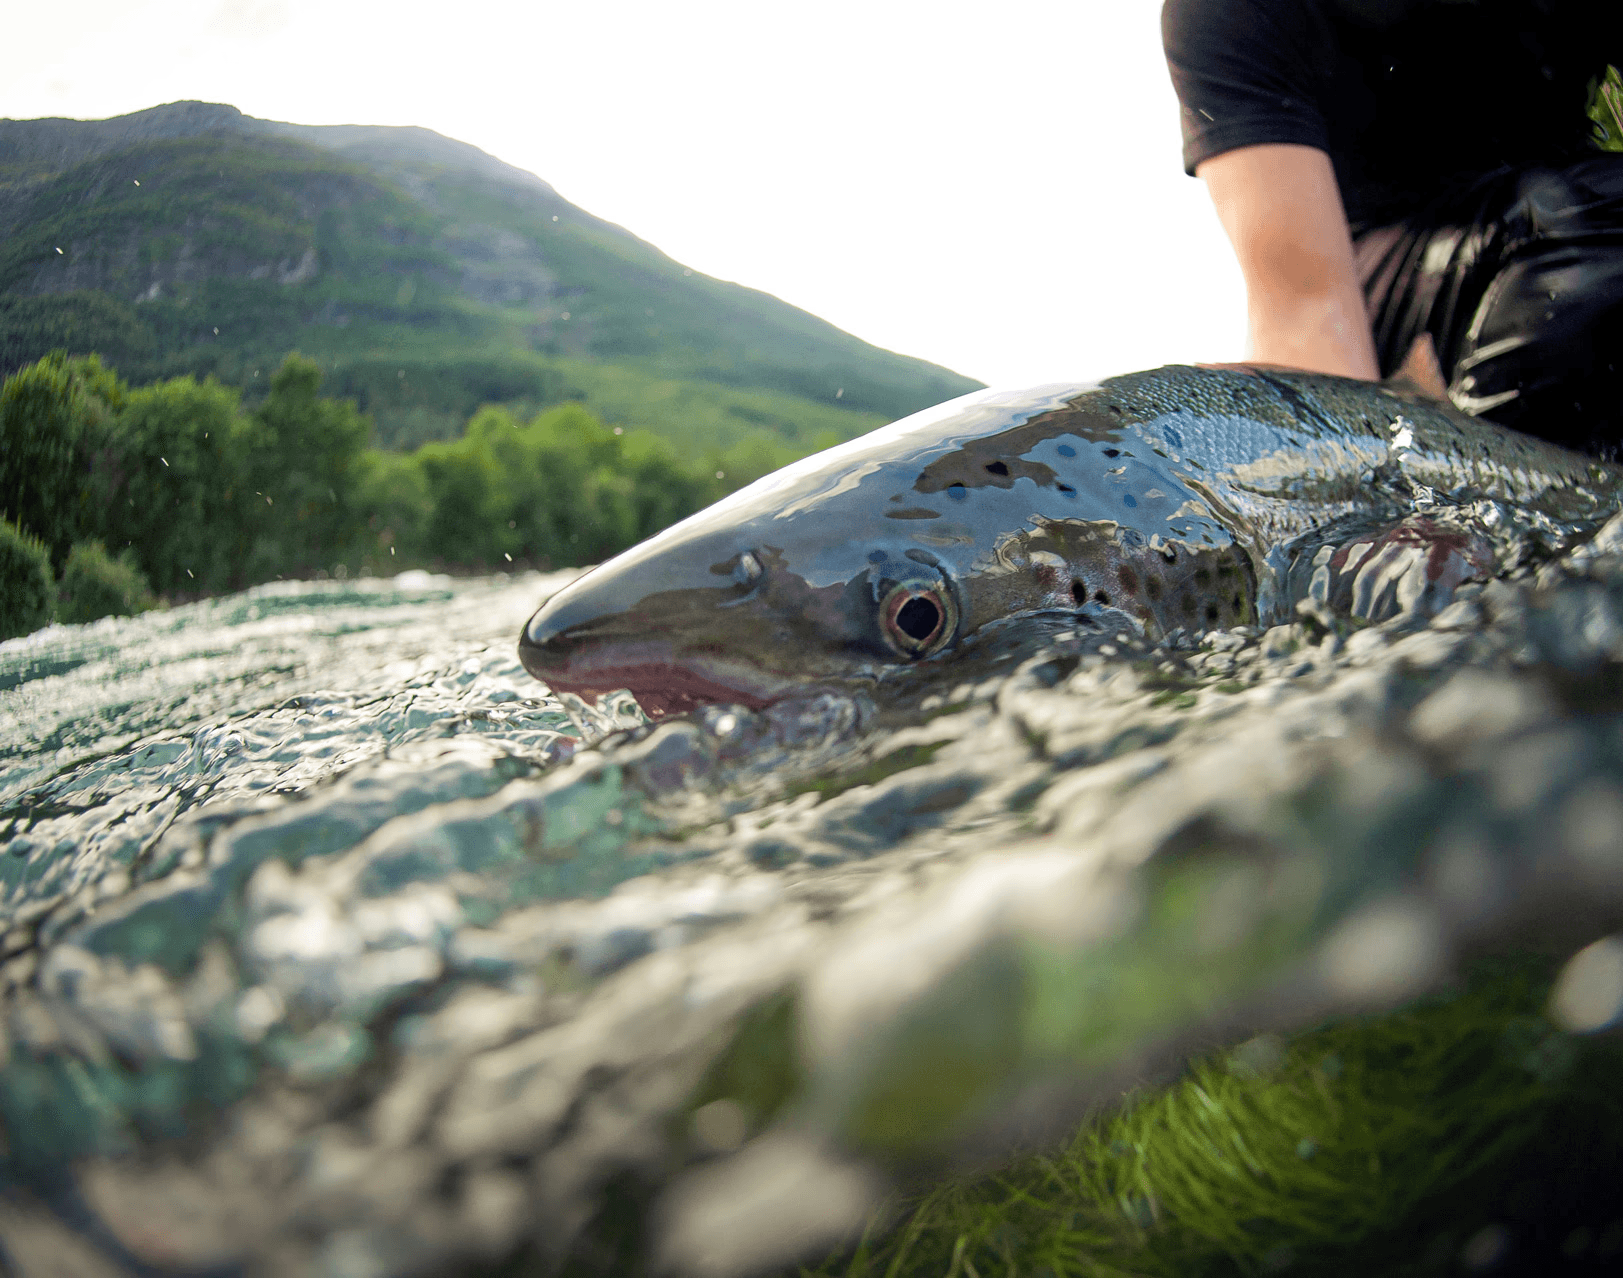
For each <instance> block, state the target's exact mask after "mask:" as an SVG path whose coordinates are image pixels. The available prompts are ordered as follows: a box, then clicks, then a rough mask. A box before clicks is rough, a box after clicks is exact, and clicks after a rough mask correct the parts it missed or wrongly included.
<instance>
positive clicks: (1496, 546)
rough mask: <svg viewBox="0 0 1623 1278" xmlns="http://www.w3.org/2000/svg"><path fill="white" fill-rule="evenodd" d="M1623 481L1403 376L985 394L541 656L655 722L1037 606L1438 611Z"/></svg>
mask: <svg viewBox="0 0 1623 1278" xmlns="http://www.w3.org/2000/svg"><path fill="white" fill-rule="evenodd" d="M1620 485H1623V470H1620V469H1619V468H1618V467H1616V466H1613V465H1610V464H1608V463H1603V462H1598V461H1595V460H1593V459H1590V458H1586V457H1581V456H1579V455H1576V454H1573V453H1569V452H1566V451H1564V450H1562V449H1560V448H1557V447H1555V446H1553V445H1549V444H1545V443H1543V442H1541V441H1539V440H1536V439H1532V438H1530V437H1527V436H1524V435H1519V434H1517V433H1515V432H1513V431H1509V430H1505V429H1502V428H1500V427H1497V426H1494V425H1492V424H1491V423H1488V422H1485V421H1481V420H1477V419H1473V418H1469V417H1465V416H1463V415H1461V414H1460V413H1458V412H1456V411H1454V410H1453V409H1452V408H1451V407H1449V406H1447V405H1444V404H1440V403H1437V402H1436V401H1433V400H1430V399H1427V398H1425V397H1423V396H1421V395H1419V394H1417V393H1414V392H1413V391H1410V390H1406V389H1404V388H1402V387H1399V386H1393V385H1374V384H1371V383H1367V382H1357V381H1351V380H1348V379H1344V378H1336V377H1329V376H1323V375H1317V374H1308V373H1299V372H1294V371H1288V370H1283V369H1274V368H1255V369H1232V368H1193V367H1171V368H1163V369H1155V370H1152V371H1149V372H1144V373H1133V374H1128V375H1126V376H1122V377H1116V378H1110V379H1108V380H1106V381H1104V382H1101V383H1099V384H1096V385H1065V384H1060V385H1048V386H1041V387H1037V388H1034V389H1032V390H1028V391H1016V392H1009V391H983V392H979V393H977V394H973V395H968V396H965V397H963V398H962V399H958V400H953V401H951V402H949V403H947V404H943V405H938V406H937V407H935V408H932V409H929V410H927V411H925V412H923V413H918V414H915V415H914V416H912V417H909V418H905V419H903V420H901V421H898V422H895V423H893V424H891V425H890V426H888V427H885V428H884V429H882V430H879V431H875V432H873V433H872V434H870V435H866V436H864V437H862V438H860V439H856V440H853V441H851V442H850V443H847V444H843V445H841V446H839V447H837V448H833V449H830V450H828V451H826V452H823V453H819V454H817V455H815V456H813V457H808V458H806V459H804V460H802V461H800V462H797V463H795V464H794V465H792V466H789V467H786V468H785V469H784V470H782V471H779V472H777V473H775V474H773V475H769V476H767V477H766V478H765V479H762V480H760V481H759V482H757V483H755V484H753V485H751V486H749V487H747V488H744V489H741V490H740V491H738V492H736V493H734V494H732V495H731V496H730V497H728V498H726V499H724V500H723V501H721V502H718V503H717V504H716V505H714V506H712V507H710V508H709V509H707V510H704V511H701V512H699V513H698V514H696V515H694V516H692V517H691V518H689V519H686V520H684V521H682V522H681V523H679V524H676V525H674V526H673V527H671V528H669V529H667V530H666V531H665V532H663V533H661V534H659V535H658V536H657V537H654V538H652V539H650V540H649V541H647V542H644V543H643V544H641V545H639V546H636V547H633V548H632V549H631V550H629V551H627V552H626V553H624V554H622V555H620V556H618V557H616V558H615V559H612V560H610V561H608V562H607V563H605V564H603V565H601V566H599V567H598V568H596V569H594V570H593V571H592V572H590V573H587V574H586V575H585V576H583V577H581V578H580V579H578V580H577V581H575V582H574V583H572V584H571V585H570V586H568V587H567V588H566V589H564V590H563V591H561V592H560V593H559V594H557V595H556V596H554V597H553V598H552V599H550V600H548V601H547V602H546V604H545V605H543V607H542V608H541V609H540V610H539V611H538V612H537V613H536V614H535V615H534V616H533V617H532V618H531V620H530V622H529V623H528V625H527V626H526V627H525V629H524V631H523V633H522V635H521V636H520V642H519V651H520V655H521V657H522V658H523V661H524V664H525V666H526V668H527V669H528V670H529V671H530V672H531V673H532V674H534V675H535V676H536V677H538V678H540V679H542V680H543V681H545V682H546V683H547V684H549V685H550V686H551V687H552V688H553V689H554V690H555V691H558V692H562V693H572V694H575V695H577V696H585V697H595V696H600V695H602V694H603V693H606V692H609V691H614V690H621V689H628V690H630V691H631V692H632V694H633V695H634V696H636V698H637V700H638V701H639V703H641V704H642V706H643V708H644V709H645V710H646V711H648V712H649V713H650V714H653V715H656V716H657V715H661V714H668V713H675V712H679V711H683V710H688V709H692V708H694V707H696V706H700V705H704V704H711V703H736V704H742V705H747V706H756V707H758V706H763V705H767V704H771V703H772V702H775V701H779V700H783V699H785V698H787V697H792V696H800V695H806V694H808V693H816V692H824V691H829V690H838V689H841V688H845V689H849V688H852V687H861V686H865V685H867V686H871V685H874V684H877V683H879V682H881V681H894V680H898V679H902V680H905V678H906V675H907V672H908V671H909V670H910V669H914V668H916V667H918V666H919V665H920V664H921V663H926V662H939V661H950V660H952V659H953V658H954V656H955V654H956V653H958V652H959V651H960V650H961V649H962V648H964V647H965V645H966V644H967V643H968V642H969V641H971V640H972V639H973V638H974V637H975V636H976V635H977V634H979V633H980V632H981V631H982V630H984V629H985V628H986V627H987V626H989V625H993V624H998V625H1005V624H1007V623H1009V622H1010V621H1016V622H1018V620H1019V619H1020V618H1021V617H1022V616H1025V615H1028V614H1029V615H1030V616H1031V617H1033V618H1037V617H1039V616H1040V617H1043V618H1047V619H1052V618H1053V617H1054V616H1055V615H1056V613H1064V612H1067V611H1068V612H1070V613H1072V614H1074V617H1075V619H1076V621H1077V622H1078V623H1079V624H1082V625H1087V624H1090V622H1091V623H1092V624H1100V623H1099V618H1100V614H1101V613H1103V612H1105V611H1107V610H1108V612H1109V614H1110V619H1111V620H1110V624H1111V625H1117V624H1120V623H1121V621H1122V619H1125V620H1126V623H1127V624H1130V625H1132V626H1134V627H1136V628H1137V629H1138V630H1139V631H1140V632H1141V633H1142V635H1143V636H1145V637H1147V638H1151V639H1154V638H1159V637H1160V636H1162V635H1164V634H1166V633H1168V632H1169V631H1172V630H1175V629H1179V628H1184V629H1191V630H1200V629H1210V628H1218V627H1229V626H1233V625H1236V624H1240V623H1246V622H1260V623H1263V624H1273V623H1276V622H1279V621H1284V620H1289V619H1290V618H1291V617H1292V616H1293V615H1294V611H1295V609H1296V607H1297V605H1298V604H1299V603H1302V602H1304V601H1308V600H1312V601H1313V602H1314V603H1315V604H1317V605H1319V606H1325V607H1333V608H1334V607H1339V608H1342V609H1344V610H1345V611H1347V612H1348V613H1349V614H1351V615H1353V616H1358V617H1364V618H1367V619H1369V620H1380V619H1383V618H1384V617H1385V616H1389V615H1392V613H1393V612H1394V611H1397V610H1403V609H1407V610H1410V611H1415V612H1417V613H1421V614H1425V613H1428V612H1432V611H1436V610H1437V609H1439V608H1441V607H1443V606H1446V604H1447V602H1448V600H1449V598H1450V597H1451V594H1452V591H1453V589H1454V588H1455V587H1456V586H1457V585H1459V584H1460V583H1462V582H1464V581H1467V580H1472V579H1480V578H1482V577H1483V576H1486V575H1491V574H1492V573H1493V572H1495V571H1502V570H1503V569H1504V568H1505V567H1507V566H1509V565H1511V564H1512V563H1513V561H1514V560H1515V558H1516V552H1515V551H1514V546H1515V545H1517V544H1519V540H1518V539H1520V541H1525V540H1526V539H1527V538H1530V537H1534V538H1538V539H1541V540H1542V541H1543V542H1545V543H1547V544H1548V546H1549V548H1550V549H1560V548H1562V547H1563V546H1565V545H1568V544H1572V543H1574V542H1576V541H1577V540H1580V539H1581V538H1582V537H1584V536H1585V535H1587V534H1589V533H1592V532H1593V530H1594V529H1596V528H1598V527H1599V526H1600V524H1601V523H1602V522H1604V520H1605V519H1606V518H1607V517H1609V516H1610V515H1611V514H1613V513H1614V512H1615V511H1617V510H1618V508H1619V505H1620V501H1619V494H1620ZM1354 547H1359V548H1361V549H1359V550H1358V553H1356V554H1354V553H1352V551H1353V548H1354ZM741 566H747V567H748V571H744V570H743V569H742V568H741ZM1033 624H1035V622H1034V623H1033Z"/></svg>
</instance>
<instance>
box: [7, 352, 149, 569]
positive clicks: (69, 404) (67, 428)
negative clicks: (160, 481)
mask: <svg viewBox="0 0 1623 1278" xmlns="http://www.w3.org/2000/svg"><path fill="white" fill-rule="evenodd" d="M124 396H125V392H124V387H123V384H122V383H121V382H120V381H119V380H118V378H117V377H116V376H115V375H114V374H113V373H112V372H110V371H109V370H107V369H104V368H103V367H102V366H101V362H100V360H98V359H97V358H96V357H95V356H94V355H91V356H88V357H86V358H78V359H70V358H68V357H67V356H66V355H63V354H62V353H60V352H57V353H55V354H52V355H48V356H46V357H45V358H44V359H42V360H40V361H39V362H38V363H36V364H32V365H30V366H29V367H27V368H25V369H23V370H21V371H20V372H18V373H16V374H14V375H13V376H11V377H8V378H7V379H6V381H5V385H4V386H3V387H0V518H6V519H10V520H11V521H12V522H14V523H15V524H16V525H17V526H18V527H19V528H21V529H23V530H24V531H26V532H28V533H30V534H32V535H33V536H35V537H38V538H40V539H41V540H42V541H44V542H45V544H46V546H47V547H48V548H49V550H50V552H51V558H52V561H53V562H54V563H57V564H60V563H62V562H63V561H64V560H66V558H67V555H68V550H69V548H70V547H71V546H72V545H73V543H74V542H75V541H77V540H78V539H79V536H80V533H81V531H82V530H83V529H84V528H85V527H86V526H87V523H88V521H89V520H90V519H91V518H92V516H93V515H94V511H93V509H92V507H91V502H90V499H89V498H90V494H89V489H88V483H87V481H88V479H89V474H90V467H91V459H92V458H93V457H94V455H95V453H96V452H97V450H98V449H99V447H100V446H101V443H102V441H103V438H104V435H105V431H106V427H107V422H108V419H109V417H110V416H111V415H112V414H113V413H115V412H116V411H117V410H118V409H119V408H121V407H122V406H123V403H124Z"/></svg>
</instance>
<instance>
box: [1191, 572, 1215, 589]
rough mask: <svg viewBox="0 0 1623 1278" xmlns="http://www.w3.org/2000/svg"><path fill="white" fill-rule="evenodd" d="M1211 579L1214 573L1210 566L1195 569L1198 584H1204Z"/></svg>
mask: <svg viewBox="0 0 1623 1278" xmlns="http://www.w3.org/2000/svg"><path fill="white" fill-rule="evenodd" d="M1211 579H1212V574H1211V570H1210V569H1209V568H1196V569H1195V581H1196V582H1197V583H1198V584H1200V585H1202V586H1204V585H1205V584H1206V583H1207V582H1208V581H1210V580H1211Z"/></svg>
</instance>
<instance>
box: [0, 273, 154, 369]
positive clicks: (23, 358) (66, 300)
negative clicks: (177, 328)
mask: <svg viewBox="0 0 1623 1278" xmlns="http://www.w3.org/2000/svg"><path fill="white" fill-rule="evenodd" d="M58 350H60V351H67V352H68V353H69V354H71V355H88V354H90V353H92V352H95V353H96V354H99V355H100V356H101V358H102V359H103V360H105V361H106V362H107V363H108V364H110V365H113V366H115V367H118V368H122V369H124V370H126V372H128V371H129V370H131V369H139V368H144V367H146V366H147V365H148V364H150V363H151V362H152V360H153V359H154V357H155V356H156V355H157V335H156V334H155V333H154V332H153V329H152V325H150V324H149V323H147V321H146V320H144V319H143V318H142V317H141V315H140V314H139V312H137V311H136V309H135V307H133V306H131V305H130V304H129V303H128V302H125V301H121V300H119V299H118V298H114V297H109V296H108V295H107V294H106V293H96V292H71V293H59V294H56V295H54V296H50V297H0V374H6V373H11V372H14V371H16V370H17V369H19V368H21V367H23V365H25V364H30V363H32V362H33V361H35V360H37V359H40V358H42V357H44V356H46V355H48V354H50V353H51V352H52V351H58Z"/></svg>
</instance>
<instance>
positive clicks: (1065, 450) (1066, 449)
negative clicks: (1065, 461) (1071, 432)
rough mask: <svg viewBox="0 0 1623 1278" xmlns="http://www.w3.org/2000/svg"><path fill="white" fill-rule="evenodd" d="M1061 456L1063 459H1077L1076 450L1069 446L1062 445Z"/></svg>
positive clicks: (1060, 448) (1060, 447)
mask: <svg viewBox="0 0 1623 1278" xmlns="http://www.w3.org/2000/svg"><path fill="white" fill-rule="evenodd" d="M1059 455H1060V456H1061V457H1075V456H1076V449H1074V448H1072V447H1071V446H1070V445H1069V444H1061V445H1060V446H1059Z"/></svg>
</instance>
